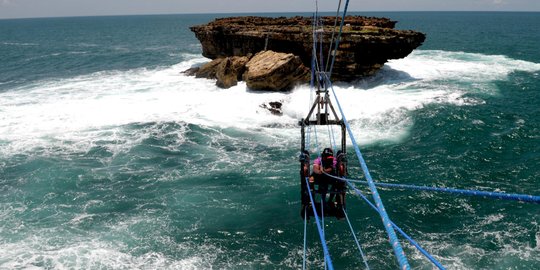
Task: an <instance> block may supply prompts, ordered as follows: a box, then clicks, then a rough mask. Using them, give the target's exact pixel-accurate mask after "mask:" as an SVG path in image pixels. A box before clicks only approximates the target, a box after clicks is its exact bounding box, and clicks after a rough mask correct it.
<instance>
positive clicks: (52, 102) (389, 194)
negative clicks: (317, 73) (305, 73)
mask: <svg viewBox="0 0 540 270" xmlns="http://www.w3.org/2000/svg"><path fill="white" fill-rule="evenodd" d="M358 14H361V15H368V16H385V17H389V18H391V19H392V20H397V21H399V23H398V24H397V27H398V28H399V29H412V30H417V31H421V32H424V33H426V35H427V40H426V42H425V43H424V45H423V46H421V47H420V48H419V49H418V50H416V51H415V52H413V53H412V54H411V55H410V56H408V57H407V58H405V59H399V60H392V61H390V62H389V63H388V64H387V65H386V66H385V67H384V69H383V70H382V71H381V72H380V73H378V74H377V75H375V76H374V77H372V78H367V79H365V80H361V81H357V82H354V83H351V84H337V85H336V87H335V88H336V91H337V93H338V96H339V98H340V102H341V105H342V106H343V109H344V111H345V114H346V115H347V117H348V120H349V121H350V123H351V125H352V129H353V131H354V132H355V137H356V139H357V140H358V142H359V144H360V147H361V149H362V151H363V154H364V157H365V159H366V161H367V164H368V166H369V168H370V171H371V174H372V176H373V178H374V179H375V180H376V181H381V182H391V183H406V184H419V185H428V186H445V187H454V188H463V189H478V190H487V191H500V192H507V193H524V194H533V195H540V49H539V48H540V31H539V29H540V13H482V12H458V13H456V12H440V13H438V12H393V13H358ZM243 15H246V14H243ZM249 15H257V14H249ZM258 15H264V16H293V15H307V16H309V15H310V13H306V14H258ZM224 16H232V14H226V15H223V14H221V15H220V14H217V15H216V14H214V15H166V16H165V15H164V16H120V17H80V18H47V19H18V20H0V269H298V268H301V267H302V251H303V236H304V234H303V221H302V219H301V218H300V215H299V213H300V212H299V210H300V202H299V199H300V198H299V181H300V180H299V174H298V171H299V163H298V154H299V148H300V130H299V127H298V126H297V121H298V120H299V119H300V118H302V117H304V116H305V115H306V114H307V111H308V109H309V105H310V104H309V98H310V93H309V86H307V85H305V86H299V87H297V88H295V89H293V90H292V91H290V92H286V93H270V92H263V93H256V92H252V91H249V90H247V89H246V85H245V84H244V83H240V84H239V85H238V86H235V87H233V88H231V89H226V90H224V89H219V88H217V87H216V86H215V85H214V81H212V80H207V79H196V78H194V77H187V76H184V75H183V74H181V71H183V70H185V69H187V68H189V67H192V66H196V65H200V64H202V63H205V62H207V61H209V60H208V59H206V58H204V57H202V56H201V46H200V44H199V42H198V40H197V39H196V38H195V36H194V34H193V33H191V32H190V31H189V29H188V27H189V26H191V25H195V24H202V23H206V22H208V21H211V20H213V19H214V18H216V17H224ZM269 101H282V102H283V110H284V115H283V116H281V117H279V116H274V115H271V114H269V113H268V112H267V111H266V110H264V109H262V108H260V106H259V105H260V104H262V103H264V102H269ZM325 132H326V131H325V130H319V134H318V135H319V136H320V137H321V139H320V140H321V142H323V143H324V139H322V138H323V137H324V136H326V135H325V134H326V133H325ZM349 142H350V141H349ZM349 147H350V145H349ZM311 150H312V151H313V152H315V151H316V149H311ZM349 153H350V154H349V155H350V157H351V159H350V160H351V161H352V162H351V164H350V173H351V177H353V178H361V176H362V174H361V173H360V171H359V165H358V163H357V162H354V161H355V159H354V158H353V156H352V155H353V153H354V151H352V148H351V149H350V150H349ZM360 188H361V190H363V191H366V192H367V190H366V187H363V186H362V187H360ZM379 192H380V194H381V197H382V199H383V202H384V203H385V206H386V209H387V210H388V213H389V215H390V217H391V218H392V220H393V221H394V223H396V224H397V225H399V226H400V227H401V228H402V229H403V230H404V231H406V232H407V233H408V234H409V235H410V236H412V237H413V238H414V239H415V240H417V241H418V242H419V243H420V245H422V246H423V247H424V248H425V249H426V250H427V251H429V252H430V253H431V254H433V255H434V256H435V258H437V259H438V260H439V261H440V262H441V263H442V264H443V265H444V266H446V267H447V268H448V269H540V206H539V205H534V204H526V203H519V202H509V201H498V200H493V199H484V198H473V197H459V196H455V195H448V194H437V193H428V192H413V191H401V190H388V189H381V190H380V191H379ZM347 206H348V214H349V216H350V218H351V222H352V224H353V227H354V228H355V230H356V232H357V236H358V239H359V241H360V243H361V244H362V248H363V250H364V252H365V253H366V254H367V258H368V262H369V264H370V266H371V268H372V269H396V268H397V262H396V260H395V259H394V257H393V253H392V251H391V248H390V245H389V244H388V241H387V236H386V234H385V232H384V230H383V227H382V224H381V220H380V218H379V217H378V215H377V214H376V213H375V212H374V211H373V210H372V209H370V208H369V207H368V206H367V205H366V204H365V203H364V202H363V201H361V200H360V199H358V198H356V197H355V196H354V194H349V195H348V199H347ZM325 224H326V226H325V234H326V238H327V240H328V247H329V250H330V254H331V257H332V260H333V262H334V267H335V268H336V269H363V263H362V260H361V258H360V256H359V254H358V252H357V249H356V246H355V244H354V241H353V239H352V236H351V234H350V232H349V228H348V225H347V223H346V222H344V221H336V220H335V219H330V218H328V219H326V220H325ZM307 242H308V268H309V269H322V268H323V256H322V248H321V245H320V242H319V238H318V234H317V232H316V228H315V225H314V223H313V222H310V223H309V224H308V234H307ZM402 244H403V246H404V250H405V253H406V254H407V257H408V259H409V261H410V263H411V265H412V267H413V268H414V269H433V267H432V265H431V264H430V263H429V261H427V260H426V259H425V258H424V257H423V256H422V255H421V254H420V253H419V252H417V251H416V250H415V249H414V248H413V247H412V246H411V245H409V244H408V243H407V242H406V241H405V240H403V241H402Z"/></svg>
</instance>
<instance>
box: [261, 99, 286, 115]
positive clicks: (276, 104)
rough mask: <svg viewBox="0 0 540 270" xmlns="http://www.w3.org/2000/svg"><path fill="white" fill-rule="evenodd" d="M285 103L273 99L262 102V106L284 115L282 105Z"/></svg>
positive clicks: (276, 113) (273, 112)
mask: <svg viewBox="0 0 540 270" xmlns="http://www.w3.org/2000/svg"><path fill="white" fill-rule="evenodd" d="M282 105H283V103H282V102H279V101H271V102H268V103H264V104H261V106H260V107H261V108H264V109H267V110H268V111H270V112H271V113H272V114H274V115H279V116H281V115H283V111H282V110H281V106H282Z"/></svg>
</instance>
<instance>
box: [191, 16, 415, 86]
mask: <svg viewBox="0 0 540 270" xmlns="http://www.w3.org/2000/svg"><path fill="white" fill-rule="evenodd" d="M334 19H335V17H323V18H322V24H323V25H324V26H325V27H324V34H323V35H322V37H321V41H322V44H323V52H325V54H327V53H328V51H329V46H330V43H331V37H332V34H331V33H332V31H333V29H334V27H333V25H334ZM344 23H345V26H344V28H343V34H342V36H341V41H340V45H339V48H338V50H337V52H336V62H335V64H334V70H333V74H332V78H333V79H334V80H339V81H351V80H354V79H358V78H361V77H364V76H368V75H372V74H374V73H375V72H376V71H377V70H379V69H380V68H381V67H382V66H383V65H384V63H386V62H387V61H388V60H389V59H398V58H403V57H405V56H407V55H408V54H409V53H411V52H412V51H413V50H414V49H415V48H417V47H418V46H420V45H421V44H422V43H423V42H424V40H425V35H424V34H422V33H419V32H414V31H405V30H395V29H393V28H394V27H395V24H396V22H395V21H391V20H389V19H386V18H368V17H360V16H347V17H346V18H345V22H344ZM338 27H339V26H338ZM338 27H336V28H338ZM190 29H191V30H192V31H193V32H194V33H195V36H196V37H197V38H198V39H199V41H200V42H201V44H202V48H203V55H204V56H205V57H208V58H211V59H217V58H223V57H228V56H246V55H248V54H256V53H258V52H260V51H264V50H272V51H276V52H284V53H292V54H294V55H296V56H298V57H300V59H301V61H302V62H303V64H304V65H305V66H307V67H309V66H311V65H310V63H311V53H312V48H313V43H312V36H313V33H312V29H313V28H312V18H310V17H293V18H285V17H280V18H267V17H231V18H222V19H216V20H214V21H213V22H210V23H208V24H205V25H198V26H193V27H191V28H190ZM324 60H325V61H326V59H324Z"/></svg>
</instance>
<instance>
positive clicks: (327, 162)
mask: <svg viewBox="0 0 540 270" xmlns="http://www.w3.org/2000/svg"><path fill="white" fill-rule="evenodd" d="M321 159H322V165H323V167H325V168H328V167H332V166H333V165H334V151H332V149H330V148H325V149H324V150H323V151H322V153H321Z"/></svg>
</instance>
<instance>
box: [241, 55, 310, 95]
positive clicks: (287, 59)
mask: <svg viewBox="0 0 540 270" xmlns="http://www.w3.org/2000/svg"><path fill="white" fill-rule="evenodd" d="M308 74H309V70H308V69H307V68H306V67H305V66H304V65H303V64H302V61H301V60H300V57H298V56H295V55H293V54H292V53H278V52H273V51H262V52H259V53H257V54H256V55H255V56H253V58H251V60H249V62H248V63H247V64H246V72H245V73H244V81H245V82H246V85H247V86H248V87H249V88H251V89H256V90H287V89H290V88H291V87H293V86H294V84H295V83H297V82H304V81H307V80H308V77H307V76H308Z"/></svg>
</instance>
